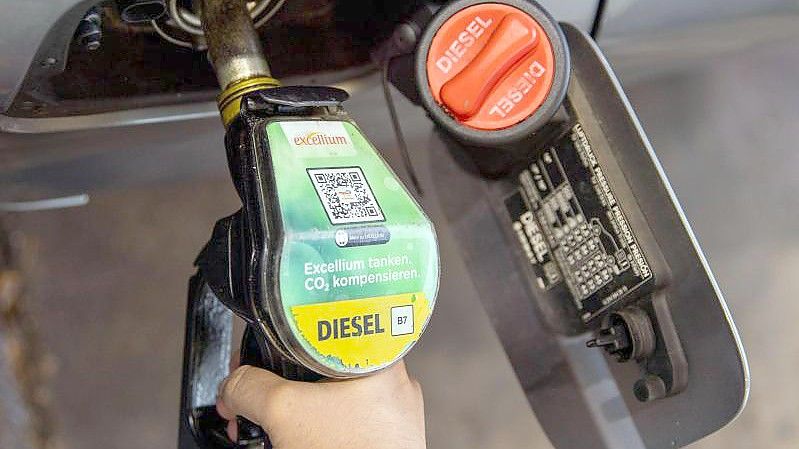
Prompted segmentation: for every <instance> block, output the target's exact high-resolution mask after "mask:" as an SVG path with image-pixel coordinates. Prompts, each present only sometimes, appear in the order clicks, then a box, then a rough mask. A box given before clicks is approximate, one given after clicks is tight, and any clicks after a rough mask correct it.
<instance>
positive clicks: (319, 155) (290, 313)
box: [266, 121, 439, 374]
mask: <svg viewBox="0 0 799 449" xmlns="http://www.w3.org/2000/svg"><path fill="white" fill-rule="evenodd" d="M266 133H267V137H268V139H269V145H270V148H271V153H272V155H271V157H272V161H273V166H274V171H275V179H276V184H277V196H278V199H279V203H280V213H281V216H282V223H283V229H284V241H283V248H282V253H281V257H280V263H279V281H280V284H279V294H280V299H281V302H282V310H283V313H284V315H285V316H284V318H285V320H284V321H285V322H287V323H288V326H289V328H290V329H291V332H292V333H293V335H294V337H295V338H296V340H297V341H299V343H300V345H301V347H302V349H303V350H304V351H305V352H307V353H308V354H309V355H310V356H311V357H312V358H313V359H314V360H316V361H317V362H319V363H320V364H322V365H324V366H326V367H327V368H329V369H331V370H334V371H336V372H339V373H342V374H347V373H362V372H368V371H373V370H375V369H378V368H380V367H383V366H386V365H388V364H390V363H392V362H393V361H395V360H396V359H397V358H399V357H402V355H404V354H405V352H407V350H408V349H410V347H411V346H413V344H414V343H415V342H416V341H417V340H418V338H419V336H420V334H421V332H422V330H423V329H424V327H425V325H426V324H427V321H428V320H429V318H430V314H431V312H432V309H433V305H434V303H435V298H436V293H437V290H438V273H439V267H438V248H437V243H436V238H435V232H434V230H433V227H432V224H431V223H430V221H429V220H428V218H427V217H426V216H425V214H424V213H423V212H422V210H421V208H420V207H419V205H418V204H417V203H416V201H414V199H413V198H412V197H411V196H410V195H409V194H408V192H407V191H406V190H405V188H404V186H402V184H400V182H399V181H398V180H397V178H396V175H394V173H393V172H392V171H391V169H389V167H388V166H387V165H386V163H385V162H384V161H383V160H382V158H381V157H380V156H379V155H378V154H377V152H376V151H375V149H374V148H373V147H372V146H371V145H370V144H369V142H367V141H366V139H365V138H364V137H363V135H361V133H360V132H359V130H358V129H357V128H356V127H355V126H354V125H352V124H351V123H349V122H341V121H285V122H272V123H270V124H268V125H267V126H266Z"/></svg>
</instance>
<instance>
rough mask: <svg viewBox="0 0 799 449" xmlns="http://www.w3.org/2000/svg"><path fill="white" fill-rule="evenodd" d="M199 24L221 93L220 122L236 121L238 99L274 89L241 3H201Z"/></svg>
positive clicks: (214, 0) (232, 0) (236, 0)
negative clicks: (257, 91) (200, 23)
mask: <svg viewBox="0 0 799 449" xmlns="http://www.w3.org/2000/svg"><path fill="white" fill-rule="evenodd" d="M202 24H203V30H204V32H205V37H206V40H207V42H208V57H209V59H210V60H211V64H212V65H213V67H214V72H215V73H216V78H217V80H218V81H219V86H220V87H221V88H222V93H220V94H219V96H218V97H217V104H218V105H219V112H220V114H221V115H222V122H223V123H224V124H225V126H227V125H228V124H230V122H231V121H233V119H234V118H235V117H236V115H237V114H238V111H239V107H240V105H241V98H242V97H243V96H244V95H245V94H247V93H249V92H253V91H256V90H259V89H267V88H271V87H277V86H279V85H280V82H279V81H278V80H276V79H274V78H272V73H271V71H270V69H269V64H268V63H267V61H266V58H265V57H264V52H263V48H262V46H261V41H260V39H259V38H258V33H257V32H256V31H255V27H254V25H253V23H252V19H251V18H250V14H249V12H248V11H247V7H246V5H245V4H244V0H203V8H202Z"/></svg>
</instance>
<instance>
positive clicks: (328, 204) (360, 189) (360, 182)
mask: <svg viewBox="0 0 799 449" xmlns="http://www.w3.org/2000/svg"><path fill="white" fill-rule="evenodd" d="M308 176H310V177H311V182H312V183H313V186H314V188H315V189H316V193H317V194H318V195H319V199H320V200H321V201H322V206H324V208H325V212H327V218H329V219H330V222H331V223H333V224H343V223H364V222H369V221H383V220H384V219H385V218H384V217H383V211H382V210H380V205H379V204H377V200H375V196H374V194H373V193H372V189H371V188H370V187H369V183H368V182H366V178H365V177H364V175H363V171H362V170H361V168H360V167H345V168H312V169H308Z"/></svg>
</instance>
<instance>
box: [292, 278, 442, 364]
mask: <svg viewBox="0 0 799 449" xmlns="http://www.w3.org/2000/svg"><path fill="white" fill-rule="evenodd" d="M291 313H292V314H293V315H294V320H295V322H296V323H297V327H298V328H299V331H300V333H301V334H302V336H303V338H305V340H306V341H307V342H308V343H310V345H311V346H313V347H314V348H315V349H316V350H317V351H319V353H320V354H321V355H323V356H325V357H335V358H337V359H339V360H340V361H341V363H342V364H344V365H345V366H347V367H355V366H358V367H360V368H368V367H371V366H377V365H383V364H387V363H390V362H392V361H394V359H396V358H397V357H399V356H400V355H401V354H402V353H403V352H404V351H405V349H406V348H407V347H408V346H409V345H410V344H411V343H413V342H415V341H416V340H418V339H419V334H420V333H421V331H422V326H424V323H425V322H426V321H427V317H428V315H429V314H430V306H429V304H428V302H427V299H426V298H425V296H424V294H423V293H405V294H401V295H393V296H378V297H374V298H362V299H352V300H348V301H334V302H326V303H318V304H305V305H301V306H294V307H292V308H291Z"/></svg>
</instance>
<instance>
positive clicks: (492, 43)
mask: <svg viewBox="0 0 799 449" xmlns="http://www.w3.org/2000/svg"><path fill="white" fill-rule="evenodd" d="M426 66H427V79H428V84H429V86H430V92H431V94H432V95H433V98H434V99H435V101H436V102H437V103H438V104H439V105H441V106H442V107H443V108H444V109H445V110H446V111H447V112H448V113H449V114H450V115H451V116H452V117H453V118H454V119H455V120H457V121H458V122H460V123H461V124H463V125H466V126H468V127H470V128H474V129H478V130H499V129H503V128H508V127H511V126H513V125H515V124H517V123H519V122H521V121H523V120H525V119H526V118H528V117H530V116H531V115H533V114H534V113H535V112H536V110H537V109H538V108H539V107H540V106H541V105H542V104H543V103H544V100H545V99H546V97H547V95H548V94H549V91H550V88H551V87H552V80H553V76H554V72H555V70H554V67H555V63H554V54H553V51H552V43H551V42H550V40H549V37H548V36H547V34H546V32H544V30H543V29H542V27H541V25H539V23H538V22H536V21H535V19H533V18H532V17H530V15H528V14H527V13H525V12H524V11H522V10H520V9H517V8H515V7H513V6H510V5H506V4H500V3H480V4H477V5H473V6H469V7H467V8H464V9H462V10H461V11H458V12H457V13H455V14H453V15H452V17H450V18H449V19H447V20H446V21H445V22H444V23H443V24H442V25H441V27H440V28H439V30H438V31H437V32H436V34H435V35H434V36H433V40H432V42H431V43H430V51H429V52H428V54H427V64H426Z"/></svg>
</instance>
